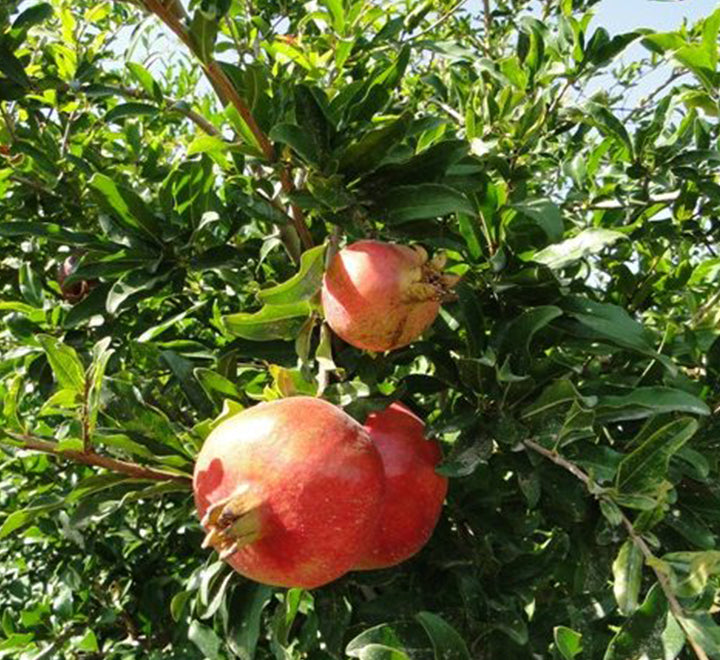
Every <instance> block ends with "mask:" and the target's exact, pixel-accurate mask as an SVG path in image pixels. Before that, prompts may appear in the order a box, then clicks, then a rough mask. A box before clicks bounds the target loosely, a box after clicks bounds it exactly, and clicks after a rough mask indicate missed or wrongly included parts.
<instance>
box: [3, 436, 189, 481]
mask: <svg viewBox="0 0 720 660" xmlns="http://www.w3.org/2000/svg"><path fill="white" fill-rule="evenodd" d="M3 433H4V434H5V435H6V436H8V437H10V438H12V439H13V440H15V441H17V442H20V443H21V447H20V448H21V449H31V450H33V451H40V452H43V453H45V454H53V455H55V456H58V457H60V458H66V459H68V460H70V461H75V462H76V463H82V464H83V465H90V466H94V467H101V468H105V469H107V470H111V471H112V472H120V473H121V474H127V475H128V476H130V477H136V478H137V479H152V480H154V481H179V482H180V483H188V486H189V482H190V481H191V478H190V477H189V476H184V475H180V474H172V473H170V472H163V471H162V470H155V469H153V468H149V467H145V466H143V465H137V464H136V463H129V462H128V461H121V460H119V459H116V458H111V457H110V456H103V455H102V454H97V453H95V451H94V450H93V449H90V450H89V451H86V452H83V451H75V450H73V449H60V448H59V447H58V445H57V443H55V442H50V441H48V440H45V439H43V438H38V437H36V436H33V435H28V434H25V433H15V432H14V431H7V430H6V431H3Z"/></svg>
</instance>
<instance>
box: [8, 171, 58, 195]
mask: <svg viewBox="0 0 720 660" xmlns="http://www.w3.org/2000/svg"><path fill="white" fill-rule="evenodd" d="M10 179H11V180H12V181H16V182H17V183H21V184H22V185H23V186H28V187H29V188H33V189H34V190H36V191H37V192H41V193H44V194H45V195H50V196H51V197H58V198H59V197H60V195H58V194H57V193H56V192H53V191H52V190H50V188H48V187H47V186H45V185H43V184H42V183H39V182H38V181H33V180H32V179H28V178H27V177H24V176H20V175H19V174H11V175H10Z"/></svg>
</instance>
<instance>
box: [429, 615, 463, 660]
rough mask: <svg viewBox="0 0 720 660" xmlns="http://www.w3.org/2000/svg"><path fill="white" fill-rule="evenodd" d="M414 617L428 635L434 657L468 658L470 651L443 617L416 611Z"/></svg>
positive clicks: (444, 659) (461, 659) (447, 659)
mask: <svg viewBox="0 0 720 660" xmlns="http://www.w3.org/2000/svg"><path fill="white" fill-rule="evenodd" d="M415 618H416V619H417V620H418V621H419V622H420V624H421V625H422V627H423V628H425V632H426V633H427V634H428V636H429V637H430V641H431V642H432V645H433V649H434V650H435V658H438V659H439V658H442V659H443V660H470V651H468V648H467V646H466V644H465V642H464V640H463V638H462V637H460V634H459V633H458V632H457V630H455V628H453V627H452V626H451V625H450V624H448V623H447V622H446V621H445V620H444V619H442V618H441V617H439V616H438V615H437V614H433V613H432V612H418V614H416V615H415Z"/></svg>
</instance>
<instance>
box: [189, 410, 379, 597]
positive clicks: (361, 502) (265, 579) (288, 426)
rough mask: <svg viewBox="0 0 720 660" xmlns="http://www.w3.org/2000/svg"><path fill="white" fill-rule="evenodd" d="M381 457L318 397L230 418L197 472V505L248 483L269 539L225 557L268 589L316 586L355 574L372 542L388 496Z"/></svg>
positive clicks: (356, 427) (201, 510)
mask: <svg viewBox="0 0 720 660" xmlns="http://www.w3.org/2000/svg"><path fill="white" fill-rule="evenodd" d="M384 481H385V479H384V473H383V467H382V460H381V459H380V456H379V453H378V451H377V450H376V449H375V447H374V446H373V444H372V442H371V441H370V439H369V437H368V435H367V432H366V431H365V430H364V429H363V427H362V426H361V425H360V424H358V423H357V422H356V421H355V420H353V419H352V418H351V417H349V416H348V415H347V414H345V413H344V412H343V411H342V410H340V409H339V408H337V407H335V406H333V405H331V404H330V403H327V402H326V401H323V400H321V399H315V398H312V397H293V398H289V399H281V400H278V401H272V402H268V403H261V404H259V405H257V406H254V407H253V408H249V409H247V410H244V411H242V412H241V413H239V414H238V415H235V416H233V417H232V418H230V419H228V420H226V421H224V422H222V423H221V424H220V425H219V426H218V427H217V428H216V429H214V430H213V432H212V433H211V434H210V435H209V436H208V438H207V440H206V441H205V444H204V445H203V447H202V450H201V451H200V454H199V456H198V458H197V462H196V466H195V474H194V478H193V486H194V493H195V504H196V506H197V510H198V514H199V515H200V518H201V519H202V517H203V515H204V514H205V511H206V510H207V508H208V507H209V506H210V505H211V504H213V503H214V502H217V501H219V500H221V499H223V498H225V497H228V496H229V495H231V494H232V493H233V492H234V491H235V489H236V488H237V487H238V486H239V485H241V484H248V485H249V486H250V492H252V494H253V496H255V497H256V498H258V499H259V500H260V501H261V502H262V505H261V506H260V508H259V510H260V517H261V528H262V536H261V537H260V538H259V539H258V540H256V541H254V542H252V543H250V544H249V545H246V546H244V547H242V548H241V549H240V550H238V551H237V552H235V553H234V554H233V555H231V556H230V557H229V558H228V559H227V561H228V563H229V564H230V565H231V566H232V567H233V568H234V569H235V570H237V571H238V572H239V573H242V574H243V575H245V576H247V577H249V578H251V579H253V580H256V581H257V582H262V583H265V584H270V585H275V586H281V587H303V588H306V589H311V588H314V587H319V586H321V585H323V584H326V583H328V582H331V581H332V580H335V579H337V578H339V577H341V576H342V575H343V574H344V573H346V572H347V571H348V570H350V569H351V568H352V567H353V566H354V565H355V564H356V563H357V561H358V558H359V557H360V556H361V555H363V554H364V553H365V552H367V548H368V545H369V543H370V542H371V541H372V532H371V531H370V530H374V529H375V526H376V523H377V518H378V516H379V515H380V509H381V506H382V501H383V495H384Z"/></svg>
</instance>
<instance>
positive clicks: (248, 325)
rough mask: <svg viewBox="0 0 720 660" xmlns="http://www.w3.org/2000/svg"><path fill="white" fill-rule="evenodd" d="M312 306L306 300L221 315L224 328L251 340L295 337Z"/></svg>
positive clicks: (232, 333)
mask: <svg viewBox="0 0 720 660" xmlns="http://www.w3.org/2000/svg"><path fill="white" fill-rule="evenodd" d="M311 312H312V308H311V306H310V304H309V303H308V302H307V301H304V300H303V301H300V302H295V303H288V304H284V305H265V306H264V307H263V308H262V309H261V310H260V311H259V312H255V313H254V314H246V313H244V312H239V313H237V314H230V315H228V316H224V317H223V324H224V325H225V329H226V330H227V331H228V332H229V333H230V334H231V335H235V336H237V337H243V338H244V339H251V340H253V341H269V340H271V339H284V340H286V341H287V340H290V339H295V337H296V336H297V334H298V332H300V329H301V328H302V326H303V323H305V320H306V319H307V318H308V316H310V313H311Z"/></svg>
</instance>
